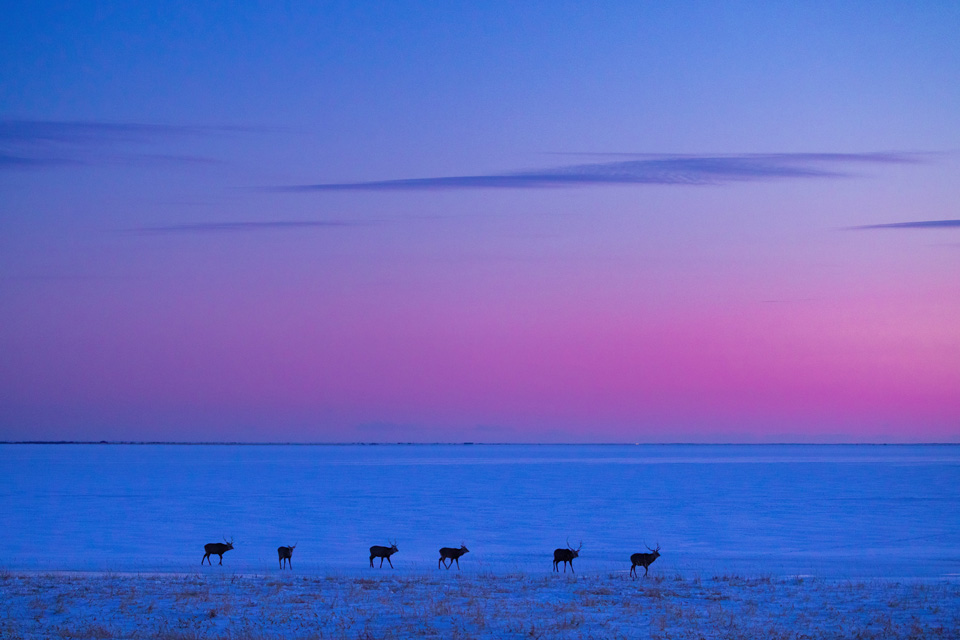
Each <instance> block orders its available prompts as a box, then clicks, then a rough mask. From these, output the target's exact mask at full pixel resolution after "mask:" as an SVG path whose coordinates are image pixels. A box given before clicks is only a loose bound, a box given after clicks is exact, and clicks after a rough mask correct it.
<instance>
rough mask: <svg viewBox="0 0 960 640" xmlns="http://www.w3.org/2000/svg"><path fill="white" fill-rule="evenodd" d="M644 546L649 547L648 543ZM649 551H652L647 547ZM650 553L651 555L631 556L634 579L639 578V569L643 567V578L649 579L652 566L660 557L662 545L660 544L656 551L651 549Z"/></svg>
mask: <svg viewBox="0 0 960 640" xmlns="http://www.w3.org/2000/svg"><path fill="white" fill-rule="evenodd" d="M643 546H645V547H647V543H643ZM647 549H650V547H647ZM650 551H651V553H635V554H633V555H632V556H630V575H632V576H633V577H634V578H636V577H637V567H643V577H644V578H646V577H647V571H649V570H650V565H652V564H653V561H654V560H656V559H657V558H659V557H660V545H659V544H658V545H657V548H656V549H650Z"/></svg>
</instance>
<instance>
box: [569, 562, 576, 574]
mask: <svg viewBox="0 0 960 640" xmlns="http://www.w3.org/2000/svg"><path fill="white" fill-rule="evenodd" d="M570 573H576V571H574V570H573V560H571V561H570Z"/></svg>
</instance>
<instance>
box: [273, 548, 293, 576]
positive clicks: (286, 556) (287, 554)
mask: <svg viewBox="0 0 960 640" xmlns="http://www.w3.org/2000/svg"><path fill="white" fill-rule="evenodd" d="M296 548H297V545H293V546H292V547H277V555H278V556H279V557H280V570H281V571H282V570H283V561H284V560H286V561H287V568H289V569H291V570H292V569H293V564H292V563H291V559H292V558H293V550H294V549H296Z"/></svg>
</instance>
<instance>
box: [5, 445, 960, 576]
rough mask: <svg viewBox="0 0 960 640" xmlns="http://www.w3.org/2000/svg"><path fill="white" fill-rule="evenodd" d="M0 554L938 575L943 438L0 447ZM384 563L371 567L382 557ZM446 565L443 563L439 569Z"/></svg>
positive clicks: (950, 565)
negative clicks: (570, 547) (562, 553)
mask: <svg viewBox="0 0 960 640" xmlns="http://www.w3.org/2000/svg"><path fill="white" fill-rule="evenodd" d="M0 513H2V515H3V518H2V527H0V567H2V568H4V569H7V570H10V571H17V572H21V571H59V570H65V571H77V570H81V571H115V572H195V571H199V570H200V559H201V557H202V556H203V545H204V543H207V542H215V541H219V540H221V539H222V538H223V537H224V536H226V537H228V538H229V537H232V538H233V539H234V542H235V544H236V548H235V549H234V550H233V551H230V552H228V553H227V554H226V555H225V556H224V561H223V562H224V567H218V566H216V562H217V558H216V556H214V558H213V560H214V567H212V568H204V569H203V571H206V572H208V573H218V572H229V573H235V572H239V573H244V572H247V573H257V574H260V573H264V572H274V571H276V572H279V568H278V562H277V553H276V548H277V547H278V546H280V545H287V544H294V543H297V549H296V551H295V553H294V556H293V567H294V569H295V571H296V572H298V575H303V574H307V575H310V574H314V575H316V574H324V573H327V572H331V571H333V572H338V573H340V574H344V573H347V574H351V572H356V573H357V574H367V573H369V572H370V571H372V570H371V569H369V566H368V559H367V556H368V552H367V549H368V547H370V545H373V544H387V540H388V539H396V540H397V542H398V546H399V549H400V551H399V553H398V554H396V555H395V556H393V562H394V565H396V572H397V573H399V574H403V573H404V572H423V571H427V570H430V569H431V568H432V569H434V570H435V569H436V563H437V558H438V557H439V556H438V552H437V549H439V548H440V547H441V546H452V547H455V546H459V545H460V543H461V542H464V543H466V545H467V546H468V547H469V548H470V553H469V554H467V555H466V556H464V557H463V559H462V560H461V566H462V568H463V573H464V574H465V575H470V574H476V573H478V572H489V571H493V572H517V571H521V572H540V571H543V572H549V571H550V568H551V564H552V553H553V549H554V548H556V547H559V546H564V545H565V544H566V541H567V539H569V540H570V542H571V543H573V544H574V545H576V544H578V543H579V542H580V541H581V540H582V541H583V550H582V552H581V557H580V558H578V559H577V560H576V561H575V563H576V564H575V567H576V570H577V572H578V575H581V574H583V575H586V574H590V573H598V572H623V573H626V571H628V570H629V567H630V564H629V556H630V554H631V553H634V552H637V551H644V542H646V543H647V544H649V545H650V546H653V545H654V544H655V543H659V544H660V545H661V547H662V553H663V556H662V557H661V558H660V559H659V560H658V561H657V562H656V563H655V564H654V565H653V566H652V567H651V569H650V573H651V575H673V574H675V573H681V574H683V575H685V576H693V575H705V576H706V575H714V574H736V575H748V576H756V575H768V576H775V577H778V576H790V575H798V574H804V575H813V576H817V577H822V578H873V577H885V578H898V579H899V578H936V577H942V576H947V575H949V574H956V573H958V572H960V446H952V445H943V446H823V445H821V446H805V445H782V446H780V445H777V446H772V445H771V446H765V445H761V446H752V445H751V446H706V445H690V446H687V445H662V446H661V445H650V446H646V445H639V446H628V445H608V446H601V445H596V446H593V445H591V446H580V445H562V446H561V445H558V446H553V445H496V446H491V445H474V446H464V445H460V446H455V445H416V446H401V445H387V446H362V445H349V446H175V445H0ZM384 571H387V569H384ZM453 571H454V572H455V571H456V569H453Z"/></svg>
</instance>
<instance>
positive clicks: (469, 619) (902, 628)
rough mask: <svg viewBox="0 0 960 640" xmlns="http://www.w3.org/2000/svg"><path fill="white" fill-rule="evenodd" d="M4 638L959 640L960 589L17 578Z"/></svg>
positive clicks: (2, 608)
mask: <svg viewBox="0 0 960 640" xmlns="http://www.w3.org/2000/svg"><path fill="white" fill-rule="evenodd" d="M0 637H2V638H4V639H7V640H14V639H18V638H160V639H166V640H200V639H205V638H211V639H214V638H215V639H221V638H245V639H253V640H257V639H268V638H763V639H778V638H859V639H864V638H885V639H886V638H918V639H919V638H958V637H960V582H957V581H954V580H914V581H884V580H871V581H844V580H823V579H812V578H801V577H796V578H770V577H755V578H744V577H738V576H695V575H679V574H677V575H662V574H661V575H656V576H654V575H653V572H651V577H649V578H647V579H640V580H631V579H630V578H629V577H627V576H626V575H625V574H611V573H607V574H583V573H581V574H578V575H577V576H575V577H574V576H572V575H570V574H567V575H563V574H561V575H556V574H552V573H537V574H533V573H527V574H523V573H508V574H497V573H480V574H477V573H474V574H458V573H457V572H456V571H450V572H447V571H434V572H430V573H420V574H409V573H400V572H392V571H388V570H386V569H385V570H383V571H380V570H370V571H369V572H365V575H357V574H329V575H308V576H304V575H298V574H297V573H296V572H290V573H286V574H284V575H282V576H280V575H276V574H274V575H243V574H232V573H226V572H218V573H206V574H200V573H198V574H154V575H136V574H109V573H106V574H105V573H86V574H80V573H59V574H30V573H13V572H5V573H0Z"/></svg>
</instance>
